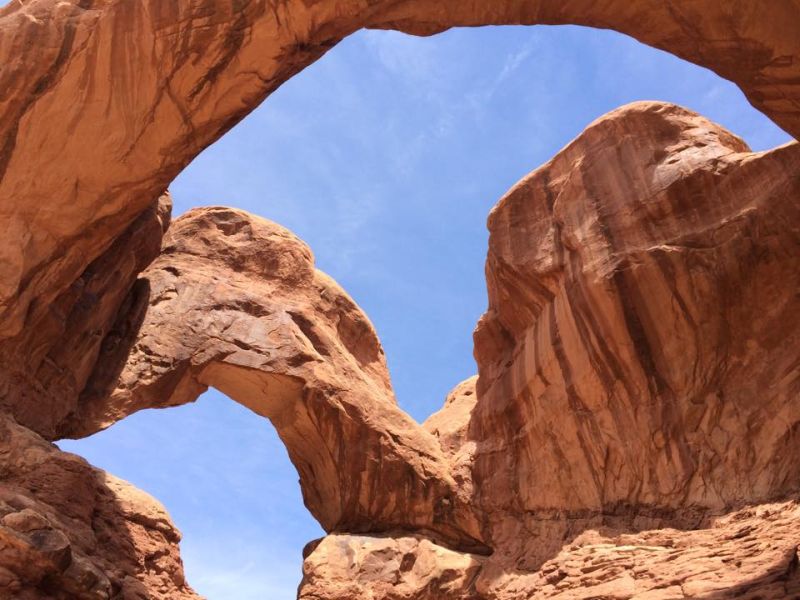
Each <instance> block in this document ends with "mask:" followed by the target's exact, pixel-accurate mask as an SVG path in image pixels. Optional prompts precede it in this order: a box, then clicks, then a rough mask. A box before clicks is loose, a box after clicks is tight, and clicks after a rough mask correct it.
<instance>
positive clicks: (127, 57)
mask: <svg viewBox="0 0 800 600" xmlns="http://www.w3.org/2000/svg"><path fill="white" fill-rule="evenodd" d="M502 23H515V24H536V23H542V24H559V23H575V24H583V25H589V26H595V27H604V28H612V29H616V30H617V31H621V32H624V33H627V34H630V35H632V36H634V37H636V38H637V39H639V40H641V41H643V42H645V43H647V44H650V45H653V46H655V47H658V48H662V49H665V50H668V51H670V52H673V53H674V54H676V55H678V56H681V57H683V58H686V59H688V60H691V61H694V62H697V63H699V64H702V65H704V66H706V67H709V68H711V69H713V70H715V71H716V72H717V73H718V74H720V75H722V76H723V77H726V78H729V79H731V80H732V81H734V82H736V83H737V84H738V85H739V86H740V87H741V89H742V90H743V92H744V93H745V94H746V95H747V97H748V98H749V99H750V101H751V102H752V103H753V104H754V105H755V106H756V107H758V108H760V109H761V110H763V111H764V112H765V113H766V114H767V115H769V116H770V117H772V118H773V120H774V121H775V122H776V123H778V124H779V125H781V126H782V127H784V128H785V129H786V130H787V131H788V132H790V133H792V134H793V135H797V134H798V132H800V61H798V60H797V57H798V56H800V36H798V35H797V32H798V27H799V25H800V5H798V3H797V2H796V0H774V1H772V2H770V3H769V9H768V10H767V9H765V6H764V3H763V2H757V1H756V0H735V1H730V2H714V1H711V0H691V1H690V0H680V1H670V2H662V1H659V0H641V1H638V2H630V1H628V0H625V1H623V0H608V1H604V2H596V1H594V0H574V1H569V2H562V1H556V0H503V1H501V2H458V1H456V0H439V1H428V0H424V1H423V0H370V1H368V2H367V1H365V0H320V1H315V2H306V1H300V0H288V1H287V2H280V3H277V2H266V1H265V0H255V1H253V2H245V3H238V2H237V3H229V2H218V1H216V0H197V1H195V0H193V1H192V2H189V1H188V0H175V1H174V2H164V1H163V0H143V1H142V2H126V1H124V0H103V1H99V0H80V1H78V0H68V1H56V0H26V1H24V2H23V1H21V0H13V1H12V2H11V3H10V4H9V5H8V6H6V7H4V8H2V9H0V90H3V93H2V95H0V223H2V224H3V233H4V236H3V241H2V243H0V409H2V412H5V413H8V414H9V415H11V416H8V415H2V414H0V419H1V420H2V423H1V424H0V432H3V436H2V438H0V445H2V448H1V450H2V452H3V462H2V471H1V473H2V477H0V494H2V497H1V498H0V513H2V514H0V561H2V562H0V595H3V594H4V595H5V596H8V597H20V598H26V597H27V598H51V597H57V598H58V597H63V598H74V597H77V598H83V597H86V598H104V597H115V598H137V597H139V598H181V597H192V592H191V590H189V589H188V588H187V587H186V585H185V583H184V582H183V577H182V574H181V567H180V561H179V559H178V557H177V548H176V544H177V540H178V536H177V533H176V532H175V530H174V528H173V527H172V526H171V524H169V520H168V518H167V517H166V514H165V513H164V512H163V510H162V509H161V508H160V507H158V505H157V504H155V503H154V502H153V501H152V500H151V499H149V498H147V497H144V496H140V495H139V493H138V492H135V491H134V490H132V489H131V488H130V487H129V486H127V485H125V484H122V483H120V482H118V481H116V480H114V479H113V478H111V477H110V476H108V475H105V474H102V473H101V472H98V471H97V470H94V469H92V468H91V467H89V466H88V465H86V464H85V463H84V462H82V461H80V460H79V459H77V458H75V457H71V456H70V455H66V454H64V453H61V452H59V451H58V450H57V449H55V448H54V447H52V446H51V445H49V444H48V443H47V442H46V441H44V440H43V439H41V438H40V437H38V435H37V433H38V434H41V435H42V436H44V437H45V438H47V439H56V438H58V437H61V436H79V435H87V434H89V433H91V432H93V431H96V430H97V429H98V428H102V427H105V426H107V425H109V424H110V423H112V422H113V421H114V420H116V419H119V418H122V417H124V416H125V415H127V414H129V413H130V412H133V411H135V410H138V409H141V408H145V407H156V406H168V405H172V404H178V403H182V402H188V401H191V400H193V399H194V398H195V397H196V396H197V395H198V394H199V393H200V392H201V391H202V390H203V389H205V387H206V386H209V385H213V386H215V387H218V388H219V389H221V390H222V391H224V392H226V393H227V394H228V395H230V396H232V397H234V398H236V399H237V400H238V401H239V402H242V403H243V404H245V405H246V406H249V407H250V408H252V409H253V410H254V411H255V412H257V413H259V414H261V415H264V416H266V417H268V418H270V419H272V420H273V422H274V423H275V425H276V427H277V428H278V431H279V432H280V435H281V436H282V438H283V439H284V441H285V442H286V444H287V447H288V448H289V452H290V455H291V457H292V460H293V461H294V462H295V464H296V465H297V467H298V471H299V472H300V476H301V482H302V487H303V492H304V497H305V500H306V503H307V505H308V506H309V508H310V509H311V510H312V512H313V513H314V515H315V516H316V517H317V518H318V519H319V520H320V522H321V523H322V524H323V525H324V526H325V527H326V528H327V529H328V530H329V531H331V532H333V535H331V536H329V537H328V538H326V539H324V540H323V541H321V542H320V543H319V544H318V545H317V546H316V548H315V549H313V551H312V552H311V554H310V555H309V556H308V558H307V561H306V570H305V577H304V585H303V588H302V589H301V595H302V596H303V597H305V598H320V599H321V598H327V599H332V598H342V599H343V598H352V597H373V598H425V597H431V598H434V597H435V598H464V599H467V598H487V599H497V600H501V599H502V600H506V599H510V598H530V597H533V598H536V597H541V598H639V599H640V600H642V599H645V598H647V599H649V600H653V599H655V598H660V599H665V598H718V599H720V598H732V597H750V598H782V597H794V596H797V595H798V591H797V564H798V558H797V552H796V548H797V540H798V538H799V537H800V535H799V532H798V514H797V507H796V505H795V504H793V503H792V502H791V501H789V502H788V503H787V502H786V501H787V500H791V499H792V498H796V497H797V493H798V490H797V487H798V482H800V473H798V469H799V468H800V467H798V466H797V460H796V457H797V452H798V449H799V448H798V444H800V442H798V440H799V439H800V436H799V435H798V431H799V430H800V428H798V411H800V409H798V408H797V402H796V400H797V397H798V391H800V390H799V389H798V387H799V385H800V384H798V381H800V375H799V374H798V369H800V366H799V365H800V358H799V357H798V349H799V348H800V344H799V343H798V338H797V333H796V330H797V323H798V322H800V314H799V309H798V297H797V289H800V288H799V286H798V284H800V281H799V278H800V264H798V262H799V260H800V259H799V258H798V257H799V256H800V252H798V250H799V248H798V245H799V244H798V238H799V237H800V235H799V234H798V227H800V218H798V206H800V204H799V203H798V202H797V200H798V197H799V196H800V180H799V175H798V174H799V173H800V169H799V168H798V167H799V166H800V164H798V163H800V158H799V156H800V151H798V145H797V144H790V145H787V146H785V147H783V148H779V149H776V150H774V151H771V152H768V153H761V154H752V153H750V152H749V151H748V149H747V148H746V146H745V145H744V143H743V142H742V141H741V140H738V139H737V138H735V137H734V136H732V135H731V134H729V133H727V132H725V131H723V130H721V129H720V128H719V127H717V126H715V125H713V124H711V123H709V122H708V121H706V120H704V119H702V118H700V117H698V116H697V115H694V114H692V113H689V112H688V111H685V110H682V109H679V108H676V107H673V106H668V105H660V104H639V105H635V106H632V107H626V108H625V109H622V110H620V111H617V112H615V113H613V114H611V115H609V116H607V117H605V118H604V119H601V120H600V121H598V122H597V123H595V124H593V125H592V126H590V128H589V129H588V130H587V131H586V132H585V133H584V134H583V135H582V136H580V137H579V138H578V139H577V140H576V141H575V142H574V143H572V144H570V145H569V146H568V147H567V148H565V149H564V150H563V151H562V152H560V153H559V154H558V156H556V157H555V158H554V159H553V160H552V161H551V162H550V163H548V164H547V165H545V166H544V167H542V168H540V169H538V170H537V171H535V172H534V173H533V174H531V175H530V176H529V177H527V178H526V179H525V180H523V181H522V182H521V183H520V184H519V185H518V186H516V187H515V188H514V189H513V190H512V191H511V192H510V193H509V194H508V195H507V196H506V197H505V198H504V199H503V200H502V201H501V202H500V204H499V205H498V207H497V208H496V209H495V210H494V211H493V213H492V215H491V217H490V221H489V226H490V230H491V240H490V250H489V258H488V261H487V281H488V287H489V311H488V312H487V314H486V315H485V317H484V318H483V319H482V320H481V323H480V324H479V327H478V330H477V331H476V336H475V340H476V358H477V360H478V364H479V379H478V380H477V381H475V380H474V379H473V380H470V381H468V382H465V383H464V384H462V385H461V386H459V388H457V389H456V390H454V392H453V393H452V394H451V396H450V397H449V398H448V401H447V403H446V406H445V407H444V408H443V409H442V411H440V412H439V413H437V414H436V415H434V416H433V417H431V418H430V419H429V420H428V421H427V422H426V423H425V424H424V425H423V426H419V425H417V424H416V423H414V422H413V421H412V420H411V419H410V418H409V417H407V416H406V415H405V414H404V413H402V411H400V410H399V409H398V408H397V407H396V405H395V403H394V399H393V396H392V392H391V387H390V385H389V382H388V377H387V375H386V370H385V364H384V361H383V357H382V353H381V350H380V345H379V344H378V342H377V338H376V336H375V335H374V332H373V331H372V328H371V326H370V325H369V322H368V320H367V319H366V317H365V316H364V315H363V314H362V313H361V312H360V311H359V310H358V308H357V307H356V306H355V305H354V304H353V303H352V301H351V300H350V299H349V298H347V296H346V294H344V292H342V291H341V289H340V288H338V286H336V284H335V283H333V282H332V281H330V280H329V279H328V278H327V277H325V276H324V275H323V274H321V273H319V272H317V271H315V270H314V268H313V261H312V258H311V254H310V252H309V251H308V249H307V248H306V247H305V246H304V245H303V244H302V243H301V242H299V241H298V240H297V239H296V238H294V237H293V236H291V234H289V233H288V232H286V231H285V230H283V229H281V228H280V227H278V226H275V225H273V224H270V223H267V222H264V221H261V220H259V219H256V218H253V217H250V216H248V215H245V214H243V213H241V212H238V211H232V210H228V209H207V210H201V211H196V212H194V213H192V214H190V215H188V216H187V217H185V218H184V219H181V220H180V221H179V222H178V223H177V224H175V225H174V226H173V227H172V228H171V231H170V233H169V235H168V238H167V240H166V243H165V246H164V251H163V253H162V254H161V256H160V257H159V258H158V259H157V261H156V263H154V264H153V265H152V266H151V267H150V268H149V269H148V270H147V271H146V272H145V274H144V275H143V276H142V277H140V278H138V279H137V278H136V276H137V273H138V272H139V271H141V270H142V269H143V268H144V267H145V266H146V265H147V263H148V262H150V260H151V259H152V258H153V257H154V256H155V254H156V253H157V251H158V244H159V240H160V239H161V235H162V233H163V227H164V226H165V223H166V219H165V218H164V215H165V213H164V210H163V206H162V208H159V207H158V206H157V205H156V204H154V202H153V199H154V198H157V197H158V196H159V195H160V194H161V193H162V192H163V190H164V189H165V188H166V186H167V184H168V183H169V182H170V181H171V180H172V179H173V177H174V176H175V175H176V174H177V173H178V172H179V171H180V170H181V169H182V168H183V167H184V166H185V165H186V164H188V163H189V161H190V160H191V159H192V158H193V157H194V156H196V155H197V154H198V153H199V152H200V151H201V150H202V149H203V148H205V147H206V146H208V145H209V144H210V143H212V142H213V141H214V140H216V139H217V138H218V137H219V136H220V135H222V134H223V133H224V132H225V131H227V130H228V129H229V128H230V127H231V126H232V125H234V124H235V123H236V122H238V121H239V120H240V119H241V118H242V117H243V116H244V115H246V114H247V113H248V112H249V111H250V110H252V108H254V107H255V106H256V105H257V104H258V103H259V102H260V101H262V100H263V99H264V98H265V97H266V96H267V95H268V94H269V93H271V92H272V91H274V90H275V89H276V88H277V87H278V86H280V85H281V83H283V82H284V81H285V80H287V79H288V78H289V77H291V76H292V75H293V74H294V73H296V72H297V71H299V70H301V69H302V68H304V67H305V66H306V65H308V64H310V63H311V62H313V61H314V60H316V59H317V58H319V57H320V56H322V54H324V52H325V51H327V50H328V49H329V48H331V47H332V46H333V45H334V44H336V43H337V42H338V41H339V40H341V39H342V38H343V37H345V36H347V35H349V34H350V33H352V32H354V31H356V30H358V29H359V28H362V27H373V28H390V29H398V30H401V31H406V32H411V33H416V34H423V35H425V34H431V33H435V32H438V31H442V30H444V29H446V28H448V27H451V26H459V25H470V26H471V25H483V24H502ZM12 416H13V417H14V419H12V418H11V417H12ZM15 421H16V422H18V423H20V424H21V425H18V424H16V422H15ZM22 425H24V426H25V427H23V426H22ZM26 427H27V428H29V429H26ZM34 431H35V432H36V433H34ZM354 441H357V443H353V442H354ZM770 501H783V503H782V504H772V505H769V504H766V503H767V502H770ZM744 506H751V508H746V509H743V508H742V507H744ZM736 510H738V511H739V512H732V511H736ZM726 513H727V516H722V515H725V514H726ZM671 528H672V529H671ZM357 533H369V534H370V535H369V536H356V535H354V534H357ZM379 533H383V534H385V535H383V537H378V536H377V534H379ZM440 544H441V545H440ZM445 545H446V547H445ZM490 550H491V552H492V553H491V555H490V556H489V551H490ZM472 551H475V552H479V554H471V553H470V552H472Z"/></svg>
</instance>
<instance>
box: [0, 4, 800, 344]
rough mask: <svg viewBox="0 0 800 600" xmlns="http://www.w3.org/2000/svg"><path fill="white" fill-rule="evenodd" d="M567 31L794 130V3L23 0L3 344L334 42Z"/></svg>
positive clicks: (8, 110)
mask: <svg viewBox="0 0 800 600" xmlns="http://www.w3.org/2000/svg"><path fill="white" fill-rule="evenodd" d="M539 23H542V24H561V23H571V24H577V25H587V26H594V27H602V28H607V29H615V30H617V31H620V32H622V33H626V34H628V35H631V36H633V37H634V38H636V39H638V40H640V41H642V42H644V43H646V44H650V45H652V46H655V47H657V48H661V49H664V50H667V51H669V52H672V53H674V54H676V55H677V56H680V57H682V58H685V59H687V60H689V61H692V62H695V63H697V64H701V65H703V66H706V67H708V68H710V69H713V70H714V71H715V72H717V73H718V74H719V75H721V76H722V77H725V78H728V79H730V80H732V81H734V82H735V83H737V84H738V85H739V86H740V87H741V89H742V90H743V91H744V93H745V94H746V95H747V97H748V98H749V99H750V101H751V102H752V103H753V104H754V105H755V106H756V107H757V108H759V109H761V110H762V111H764V112H765V113H766V114H767V115H769V116H770V117H772V119H773V120H774V121H775V122H776V123H778V124H779V125H781V126H782V127H783V128H785V129H786V130H787V131H788V132H790V133H792V134H794V135H797V134H798V133H799V132H800V102H798V100H797V99H798V97H800V62H798V61H797V60H796V57H797V56H800V36H798V35H797V27H798V23H800V7H798V5H797V2H795V1H794V0H771V1H770V5H769V10H764V5H763V2H761V1H760V0H738V1H737V2H718V1H716V0H698V1H695V2H668V3H665V2H662V1H661V0H640V1H637V2H629V1H628V0H610V1H605V2H596V1H595V0H575V1H571V2H566V3H565V2H563V1H561V0H525V1H522V0H502V1H495V2H463V1H461V0H438V1H431V0H401V1H397V0H391V1H390V0H372V1H370V2H366V1H365V0H322V1H316V2H307V1H301V0H290V1H288V2H280V3H274V2H266V1H264V0H257V1H253V2H248V3H245V4H243V5H238V4H232V3H230V2H220V1H217V0H199V1H197V0H192V1H189V0H177V1H174V2H165V1H164V0H143V1H141V2H128V1H124V0H109V1H99V0H97V1H95V0H80V1H78V0H71V1H56V0H26V1H24V2H20V1H16V0H15V1H13V2H10V3H9V4H7V5H6V6H5V7H3V8H2V9H0V65H2V66H0V90H3V94H2V95H0V219H2V222H3V223H4V229H3V232H4V236H3V241H2V243H1V244H0V337H8V336H15V335H18V334H19V333H20V332H21V331H22V330H23V329H30V328H31V327H34V326H35V324H34V323H33V322H31V320H30V316H31V315H32V314H35V312H36V311H35V310H33V311H32V310H31V306H32V305H33V306H34V309H35V307H36V306H37V305H48V304H50V303H52V302H53V301H55V299H56V298H57V297H58V296H59V295H60V294H62V293H63V292H64V291H65V290H66V289H67V288H69V287H70V286H71V285H72V284H73V282H75V281H77V280H78V279H79V277H80V276H81V273H83V272H84V271H85V269H86V268H87V267H88V266H89V264H90V263H91V262H92V261H93V260H95V259H96V258H97V257H98V256H100V255H101V254H102V253H103V252H104V250H105V249H106V248H107V247H108V246H109V245H110V244H111V243H112V242H113V240H114V239H115V238H117V237H118V236H119V235H121V234H122V232H123V231H124V230H125V228H127V227H128V226H129V225H130V224H131V222H133V220H134V219H135V218H136V217H137V216H138V215H139V214H140V213H141V212H142V211H144V210H145V209H146V208H147V207H148V206H149V204H150V203H151V202H152V201H153V199H154V198H157V197H158V196H159V194H161V193H162V192H163V190H164V189H166V187H167V186H168V184H169V183H170V181H172V179H173V178H174V177H175V176H176V175H177V174H178V173H179V172H180V170H181V169H182V168H183V167H185V166H186V165H187V164H188V163H189V162H190V161H191V160H192V158H194V157H195V156H196V155H197V154H198V153H200V152H201V151H202V150H203V149H204V148H205V147H207V146H208V145H210V144H211V143H213V142H214V141H215V140H216V139H218V138H219V137H220V136H221V135H222V134H223V133H225V132H226V131H227V130H228V129H230V127H232V126H233V125H234V124H235V123H237V122H238V121H239V120H240V119H241V118H243V117H244V116H245V115H246V114H247V113H248V112H250V111H251V110H252V109H253V108H254V107H255V106H256V105H258V104H259V103H260V102H261V101H262V100H263V99H264V98H265V97H267V96H268V95H269V94H270V93H272V92H273V91H274V90H275V89H277V88H278V87H279V86H280V85H281V84H282V83H283V82H285V81H286V80H287V79H289V78H290V77H291V76H292V75H293V74H295V73H297V72H298V71H300V70H301V69H303V68H304V67H305V66H307V65H309V64H310V63H312V62H314V61H315V60H316V59H318V58H319V57H320V56H322V55H323V54H324V53H325V52H326V51H327V50H329V49H330V48H331V47H333V46H334V45H335V44H336V43H337V42H339V41H340V40H341V39H343V38H344V37H346V36H347V35H349V34H351V33H353V32H355V31H357V30H358V29H361V28H364V27H374V28H385V29H398V30H400V31H407V32H411V33H419V34H430V33H434V32H438V31H442V30H444V29H447V28H449V27H455V26H477V25H489V24H539Z"/></svg>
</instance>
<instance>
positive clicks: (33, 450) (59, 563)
mask: <svg viewBox="0 0 800 600" xmlns="http://www.w3.org/2000/svg"><path fill="white" fill-rule="evenodd" d="M179 540H180V534H179V533H178V531H177V530H176V529H175V527H174V525H173V524H172V522H171V521H170V518H169V516H168V515H167V513H166V511H165V510H164V508H163V507H162V506H161V505H160V504H159V503H158V502H157V501H156V500H154V499H153V498H151V497H150V496H148V495H147V494H145V493H144V492H142V491H140V490H137V489H136V488H134V487H133V486H131V485H130V484H129V483H127V482H125V481H122V480H120V479H117V478H115V477H113V476H111V475H108V474H107V473H104V472H103V471H100V470H99V469H95V468H94V467H92V466H90V465H89V464H87V463H86V461H85V460H83V459H82V458H80V457H78V456H75V455H73V454H68V453H66V452H61V451H60V450H59V449H58V448H56V447H55V446H54V445H53V444H51V443H49V442H47V441H45V440H43V439H42V438H41V437H39V436H38V435H36V434H35V433H33V432H31V431H30V430H28V429H26V428H24V427H21V426H19V425H17V424H16V423H15V422H14V421H13V420H12V419H10V418H9V417H7V416H2V415H0V598H4V599H6V598H8V599H10V598H15V599H19V600H34V599H37V600H38V599H50V600H102V599H107V598H117V599H119V600H182V599H186V600H189V599H193V598H198V596H196V595H195V594H194V593H193V592H192V590H191V588H189V587H188V585H187V584H186V582H185V581H184V577H183V567H182V565H181V560H180V557H179V555H178V541H179Z"/></svg>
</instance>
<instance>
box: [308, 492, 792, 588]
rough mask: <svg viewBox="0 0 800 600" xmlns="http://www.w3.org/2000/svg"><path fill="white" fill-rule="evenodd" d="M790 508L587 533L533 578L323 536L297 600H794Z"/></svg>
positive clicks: (446, 555) (433, 552) (479, 562)
mask: <svg viewBox="0 0 800 600" xmlns="http://www.w3.org/2000/svg"><path fill="white" fill-rule="evenodd" d="M798 522H800V508H798V505H797V503H796V502H789V503H779V504H765V505H761V506H756V507H751V508H747V509H743V510H740V511H736V512H733V513H731V514H729V515H726V516H725V517H721V518H718V519H714V520H713V521H712V522H711V523H709V524H708V526H707V527H704V528H701V529H698V530H694V531H681V530H677V529H669V528H667V529H656V530H649V531H641V532H638V533H628V532H622V531H619V530H615V529H613V528H608V527H599V528H595V529H588V530H586V531H584V532H583V533H581V535H579V536H578V537H576V538H575V539H573V540H572V541H571V542H569V543H567V544H565V545H564V547H563V548H562V549H561V550H560V551H559V552H558V553H557V554H555V555H554V556H553V558H551V559H550V560H548V561H547V562H545V563H544V564H543V565H542V566H541V568H540V569H538V570H536V571H526V570H524V569H513V568H509V565H504V566H501V565H499V564H495V563H494V559H493V558H490V559H486V558H484V557H481V556H475V555H469V554H461V553H457V552H452V551H450V550H447V549H445V548H440V547H439V548H437V547H436V546H434V545H433V544H431V543H430V542H427V543H426V542H422V541H419V540H417V539H415V538H408V537H400V536H398V537H396V538H390V539H387V538H378V537H366V536H342V535H333V536H328V537H327V538H325V539H324V541H323V542H322V543H320V544H319V545H318V546H316V548H315V549H314V550H313V552H312V553H311V554H310V555H309V556H308V557H307V558H306V560H305V563H304V572H305V577H304V579H303V584H302V586H301V590H300V598H301V600H342V599H344V598H348V599H349V598H365V599H369V600H400V599H403V600H406V599H409V598H414V599H418V598H419V599H425V600H428V599H431V600H433V599H437V600H438V599H446V600H450V599H458V600H486V599H490V598H492V599H493V598H502V599H504V600H505V599H508V600H510V599H514V600H598V599H602V600H687V599H690V598H691V599H700V598H702V599H704V600H729V599H733V598H745V599H747V600H767V599H770V600H772V599H775V600H778V599H787V598H796V597H798V595H799V594H800V571H799V570H798V555H797V540H798V531H799V529H800V528H799V527H798Z"/></svg>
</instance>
